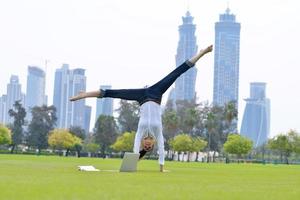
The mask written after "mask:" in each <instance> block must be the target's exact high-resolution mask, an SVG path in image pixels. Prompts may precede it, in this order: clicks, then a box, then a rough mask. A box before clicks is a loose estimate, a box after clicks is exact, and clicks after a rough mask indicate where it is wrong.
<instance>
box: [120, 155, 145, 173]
mask: <svg viewBox="0 0 300 200" xmlns="http://www.w3.org/2000/svg"><path fill="white" fill-rule="evenodd" d="M139 156H140V154H139V153H131V152H125V154H124V157H123V160H122V164H121V167H120V172H136V170H137V163H138V161H139Z"/></svg>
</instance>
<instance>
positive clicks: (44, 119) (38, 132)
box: [27, 105, 57, 153]
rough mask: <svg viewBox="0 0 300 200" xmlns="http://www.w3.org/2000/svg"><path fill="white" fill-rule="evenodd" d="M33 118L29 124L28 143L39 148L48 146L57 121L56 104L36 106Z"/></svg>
mask: <svg viewBox="0 0 300 200" xmlns="http://www.w3.org/2000/svg"><path fill="white" fill-rule="evenodd" d="M31 114H32V120H31V122H30V124H29V126H28V138H27V140H28V144H29V145H30V146H32V147H35V148H37V149H38V152H39V153H40V151H41V149H46V148H47V147H48V134H49V132H50V131H51V130H53V128H54V126H55V123H56V120H57V118H56V109H55V107H54V106H45V105H44V106H41V107H39V106H36V107H33V108H32V109H31Z"/></svg>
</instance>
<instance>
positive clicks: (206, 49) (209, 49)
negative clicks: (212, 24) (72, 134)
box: [202, 45, 213, 53]
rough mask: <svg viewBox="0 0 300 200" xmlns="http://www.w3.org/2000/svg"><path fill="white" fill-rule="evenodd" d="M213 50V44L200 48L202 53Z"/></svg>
mask: <svg viewBox="0 0 300 200" xmlns="http://www.w3.org/2000/svg"><path fill="white" fill-rule="evenodd" d="M212 50H213V45H210V46H208V47H206V48H205V49H203V50H202V52H203V53H208V52H211V51H212Z"/></svg>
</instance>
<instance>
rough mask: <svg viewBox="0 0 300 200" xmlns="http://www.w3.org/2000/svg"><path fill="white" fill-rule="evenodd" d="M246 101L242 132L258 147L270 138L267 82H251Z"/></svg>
mask: <svg viewBox="0 0 300 200" xmlns="http://www.w3.org/2000/svg"><path fill="white" fill-rule="evenodd" d="M245 101H246V107H245V111H244V116H243V121H242V126H241V131H240V132H241V135H244V136H246V137H248V138H250V139H251V140H252V141H253V143H254V147H258V146H260V145H262V144H264V143H265V142H266V141H267V140H268V136H269V134H270V100H269V99H268V98H266V83H260V82H255V83H250V98H248V99H245Z"/></svg>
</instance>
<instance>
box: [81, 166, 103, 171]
mask: <svg viewBox="0 0 300 200" xmlns="http://www.w3.org/2000/svg"><path fill="white" fill-rule="evenodd" d="M78 170H80V171H90V172H93V171H100V170H99V169H96V168H95V167H94V166H92V165H85V166H78Z"/></svg>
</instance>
